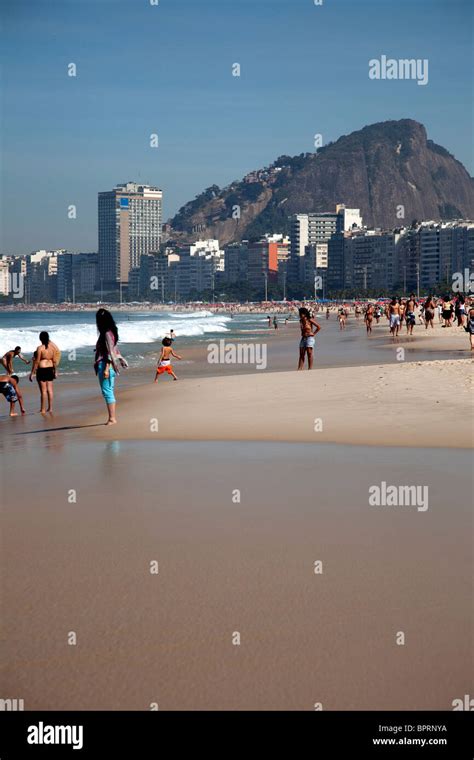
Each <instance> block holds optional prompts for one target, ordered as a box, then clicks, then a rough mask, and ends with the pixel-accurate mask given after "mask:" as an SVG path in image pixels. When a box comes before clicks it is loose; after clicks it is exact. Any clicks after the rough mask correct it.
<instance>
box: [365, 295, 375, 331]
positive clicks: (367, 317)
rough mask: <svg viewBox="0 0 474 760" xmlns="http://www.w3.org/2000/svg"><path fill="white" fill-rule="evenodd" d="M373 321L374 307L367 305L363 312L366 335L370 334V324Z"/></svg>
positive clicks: (370, 304) (371, 304)
mask: <svg viewBox="0 0 474 760" xmlns="http://www.w3.org/2000/svg"><path fill="white" fill-rule="evenodd" d="M373 319H374V305H373V303H369V305H368V306H367V308H366V310H365V326H366V328H367V335H369V334H370V333H371V332H372V322H373Z"/></svg>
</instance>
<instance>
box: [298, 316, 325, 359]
mask: <svg viewBox="0 0 474 760" xmlns="http://www.w3.org/2000/svg"><path fill="white" fill-rule="evenodd" d="M298 311H299V315H300V328H301V340H300V358H299V362H298V369H303V367H304V359H305V355H306V356H307V357H308V369H312V368H313V354H314V344H315V339H314V336H315V335H316V334H317V333H318V332H319V331H320V329H321V327H320V326H319V325H318V323H317V322H316V320H314V319H312V318H311V316H310V313H309V311H308V309H306V308H305V307H304V306H303V307H302V308H301V309H298Z"/></svg>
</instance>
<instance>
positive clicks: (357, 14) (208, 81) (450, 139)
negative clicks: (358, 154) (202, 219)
mask: <svg viewBox="0 0 474 760" xmlns="http://www.w3.org/2000/svg"><path fill="white" fill-rule="evenodd" d="M471 6H472V3H471V2H470V0H449V2H446V0H324V2H323V5H322V6H315V5H314V0H159V4H158V5H157V6H152V5H151V4H150V0H14V2H10V0H0V8H1V11H2V13H1V15H2V19H3V35H2V36H3V39H4V43H3V45H2V53H1V71H0V75H1V84H0V91H1V97H2V103H1V105H2V144H1V159H2V164H1V179H2V188H1V189H2V236H1V241H0V244H1V247H0V252H2V253H28V252H29V251H31V250H34V249H38V248H57V247H64V248H68V249H69V250H82V251H92V250H96V248H97V193H98V191H100V190H109V189H111V188H112V187H114V186H115V185H116V184H117V183H119V182H125V181H127V180H133V179H136V180H138V181H141V182H148V183H149V184H153V185H158V186H159V187H161V188H162V189H163V191H164V218H165V219H166V218H168V217H169V216H171V215H172V214H174V213H175V212H176V211H177V210H178V208H179V207H180V206H181V205H182V204H184V203H186V202H187V201H188V200H191V199H192V198H194V196H195V195H196V194H197V193H199V192H200V191H201V190H203V189H204V188H205V187H208V186H209V185H211V184H218V185H221V186H223V185H226V184H228V183H229V182H230V181H232V180H233V179H239V178H240V177H242V176H243V175H244V174H245V173H247V172H248V171H250V170H251V169H254V168H258V167H261V166H264V165H267V164H269V163H271V162H272V161H273V160H274V159H275V158H277V157H278V156H279V155H281V154H283V153H284V154H289V155H293V154H297V153H301V152H304V151H311V150H313V149H314V145H313V136H314V134H315V133H321V134H322V135H323V140H324V142H328V141H329V140H334V139H337V137H339V136H340V135H341V134H348V133H349V132H352V131H354V130H356V129H360V128H361V127H363V126H365V125H366V124H371V123H373V122H377V121H385V120H387V119H400V118H412V119H416V120H418V121H420V122H422V123H424V124H425V126H426V128H427V131H428V135H429V137H431V138H432V139H433V140H434V141H435V142H438V143H439V144H441V145H443V146H444V147H446V148H447V149H448V150H450V151H451V152H452V153H453V154H454V155H455V156H456V158H458V159H459V160H460V161H462V162H463V163H464V165H465V166H466V168H467V169H468V170H469V171H470V173H471V174H472V173H474V172H473V169H474V165H473V164H474V161H473V150H472V133H473V129H472V128H473V119H472V94H473V93H472V70H473V66H472V64H473V60H472V8H471ZM382 54H385V55H387V56H389V57H392V58H397V59H398V58H427V59H428V60H429V83H428V85H426V86H420V85H418V84H417V83H416V82H415V81H387V80H386V81H374V80H370V79H369V77H368V61H369V60H370V59H371V58H380V56H381V55H382ZM71 62H73V63H75V64H76V66H77V76H76V77H75V78H73V77H68V76H67V66H68V64H69V63H71ZM236 62H238V63H239V64H240V65H241V76H240V77H239V78H237V77H233V76H232V64H233V63H236ZM151 133H157V134H158V136H159V142H160V145H159V148H157V149H153V148H150V147H149V136H150V134H151ZM69 204H75V205H76V207H77V219H75V220H70V219H68V217H67V207H68V205H69Z"/></svg>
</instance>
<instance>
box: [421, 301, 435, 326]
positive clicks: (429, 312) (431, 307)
mask: <svg viewBox="0 0 474 760" xmlns="http://www.w3.org/2000/svg"><path fill="white" fill-rule="evenodd" d="M435 308H436V306H435V302H434V300H433V296H431V295H430V296H428V298H427V299H426V301H425V306H424V309H425V330H427V329H428V327H429V326H430V325H431V329H432V330H434V324H433V320H434V315H435Z"/></svg>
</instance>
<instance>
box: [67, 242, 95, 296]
mask: <svg viewBox="0 0 474 760" xmlns="http://www.w3.org/2000/svg"><path fill="white" fill-rule="evenodd" d="M98 264H99V259H98V255H97V253H68V252H64V253H61V254H59V256H58V263H57V276H58V277H57V301H58V303H63V302H65V301H69V302H71V303H75V302H76V301H78V300H81V299H82V300H93V299H94V297H95V292H96V289H97V288H98V287H99V278H98Z"/></svg>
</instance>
